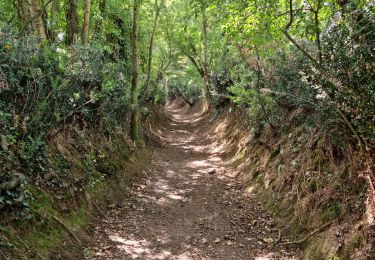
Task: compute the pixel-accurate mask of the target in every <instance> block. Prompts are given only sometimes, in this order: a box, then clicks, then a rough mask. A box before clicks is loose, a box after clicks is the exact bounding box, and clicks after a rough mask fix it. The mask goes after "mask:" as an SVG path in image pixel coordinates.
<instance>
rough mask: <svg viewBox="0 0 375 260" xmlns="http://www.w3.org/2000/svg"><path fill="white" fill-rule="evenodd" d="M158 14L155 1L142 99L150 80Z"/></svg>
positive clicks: (158, 8)
mask: <svg viewBox="0 0 375 260" xmlns="http://www.w3.org/2000/svg"><path fill="white" fill-rule="evenodd" d="M159 13H160V7H159V5H158V1H157V0H155V19H154V25H153V27H152V32H151V38H150V43H149V46H148V63H147V77H146V83H145V87H144V89H143V91H142V99H144V98H145V96H146V94H147V90H148V88H149V85H150V80H151V66H152V52H153V47H154V38H155V32H156V27H157V25H158V19H159Z"/></svg>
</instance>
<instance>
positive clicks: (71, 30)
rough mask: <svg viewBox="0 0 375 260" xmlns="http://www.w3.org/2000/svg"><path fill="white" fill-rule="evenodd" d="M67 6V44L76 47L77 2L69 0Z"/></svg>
mask: <svg viewBox="0 0 375 260" xmlns="http://www.w3.org/2000/svg"><path fill="white" fill-rule="evenodd" d="M66 6H67V7H66V24H67V25H66V44H67V45H74V44H76V43H77V40H78V13H77V0H68V2H67V5H66Z"/></svg>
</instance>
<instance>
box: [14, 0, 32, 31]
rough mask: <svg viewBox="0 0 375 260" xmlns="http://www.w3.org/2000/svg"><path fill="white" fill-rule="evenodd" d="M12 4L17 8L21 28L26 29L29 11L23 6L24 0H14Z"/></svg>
mask: <svg viewBox="0 0 375 260" xmlns="http://www.w3.org/2000/svg"><path fill="white" fill-rule="evenodd" d="M14 6H15V8H16V9H17V15H18V19H19V20H20V24H21V28H22V30H23V29H26V28H27V27H28V26H29V25H28V22H27V21H28V17H29V16H30V15H29V12H28V10H27V8H26V7H25V0H15V1H14Z"/></svg>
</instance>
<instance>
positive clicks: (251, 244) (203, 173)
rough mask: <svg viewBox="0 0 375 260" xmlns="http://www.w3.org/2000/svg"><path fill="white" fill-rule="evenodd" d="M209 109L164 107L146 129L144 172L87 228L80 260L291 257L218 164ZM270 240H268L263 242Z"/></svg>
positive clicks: (252, 201) (291, 252)
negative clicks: (150, 141) (148, 157)
mask: <svg viewBox="0 0 375 260" xmlns="http://www.w3.org/2000/svg"><path fill="white" fill-rule="evenodd" d="M209 124H210V114H209V113H208V112H207V111H206V110H204V109H199V108H195V110H194V108H193V109H190V108H187V107H184V106H181V105H179V104H177V103H176V102H174V103H171V104H169V105H168V106H167V107H166V108H165V111H164V113H163V118H162V120H160V122H157V123H155V124H151V126H150V129H149V132H150V134H151V135H153V136H154V138H157V139H159V140H160V143H161V144H162V145H161V147H155V148H154V149H153V152H152V161H151V163H150V165H149V166H148V167H147V169H146V170H145V172H144V177H143V178H142V179H141V180H139V181H137V182H136V183H134V185H133V187H132V189H131V190H130V191H129V193H130V194H129V197H127V198H126V199H124V202H123V203H121V204H120V205H113V206H112V208H111V210H110V211H109V212H108V213H107V214H106V216H105V218H103V219H102V221H101V222H100V223H98V226H97V227H96V228H95V231H94V233H93V236H94V239H95V241H94V242H93V243H92V244H91V245H90V246H89V247H88V248H87V250H86V258H87V259H186V260H192V259H225V260H227V259H259V260H260V259H297V257H296V256H297V255H298V250H296V249H295V248H283V247H279V246H273V245H272V241H276V240H277V237H278V230H277V229H275V228H274V226H275V225H274V222H273V220H272V217H271V216H270V215H269V214H268V213H267V212H266V211H265V210H263V209H262V207H261V203H259V202H257V201H256V200H255V198H254V197H253V195H252V194H251V193H248V192H246V191H245V190H243V189H242V188H241V185H240V183H239V182H237V180H236V178H235V177H236V176H237V173H238V172H237V171H235V170H232V169H231V168H230V167H228V165H227V163H226V162H224V161H223V159H222V156H221V154H222V153H223V152H225V151H224V148H225V147H222V146H221V144H220V143H219V142H218V140H215V136H213V135H214V133H213V132H209V131H208V129H209V128H207V127H206V126H208V125H209ZM267 241H271V242H267Z"/></svg>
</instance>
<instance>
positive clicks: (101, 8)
mask: <svg viewBox="0 0 375 260" xmlns="http://www.w3.org/2000/svg"><path fill="white" fill-rule="evenodd" d="M99 11H100V16H101V19H98V20H97V21H96V23H95V28H94V37H95V38H96V39H99V37H100V34H101V33H102V31H103V20H104V18H105V17H106V13H107V12H106V11H107V0H101V1H100V2H99Z"/></svg>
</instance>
